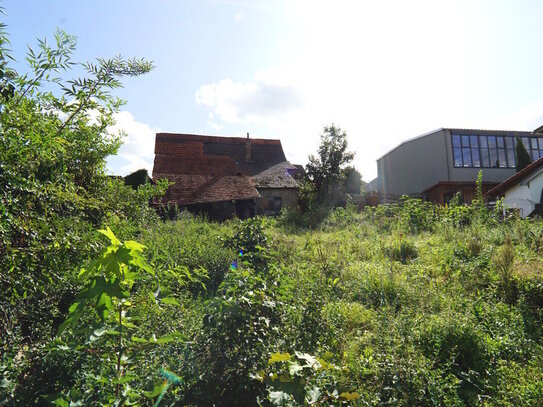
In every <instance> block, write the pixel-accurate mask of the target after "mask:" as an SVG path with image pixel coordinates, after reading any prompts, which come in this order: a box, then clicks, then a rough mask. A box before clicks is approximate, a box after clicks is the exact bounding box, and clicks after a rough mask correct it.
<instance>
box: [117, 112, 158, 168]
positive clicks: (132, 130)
mask: <svg viewBox="0 0 543 407" xmlns="http://www.w3.org/2000/svg"><path fill="white" fill-rule="evenodd" d="M115 120H116V124H115V125H114V126H112V127H111V129H110V130H111V132H112V133H117V132H118V131H120V130H122V131H124V133H125V137H124V138H123V144H122V145H121V147H120V149H119V151H118V153H117V155H116V156H111V157H108V160H107V168H108V169H109V170H110V171H111V172H112V173H113V174H115V175H128V174H130V173H132V172H134V171H137V170H139V169H142V168H145V169H146V170H147V171H148V172H149V175H150V174H151V173H152V169H153V161H154V151H155V133H156V132H158V131H160V130H159V129H152V128H151V127H150V126H148V125H147V124H145V123H142V122H138V121H137V120H136V119H135V118H134V116H133V115H132V114H131V113H130V112H128V111H121V112H119V113H117V114H115Z"/></svg>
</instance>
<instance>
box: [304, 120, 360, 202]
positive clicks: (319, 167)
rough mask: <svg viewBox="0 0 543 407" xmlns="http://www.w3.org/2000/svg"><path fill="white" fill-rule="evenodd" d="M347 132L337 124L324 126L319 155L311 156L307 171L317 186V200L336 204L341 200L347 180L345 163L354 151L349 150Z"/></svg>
mask: <svg viewBox="0 0 543 407" xmlns="http://www.w3.org/2000/svg"><path fill="white" fill-rule="evenodd" d="M347 147H348V146H347V134H346V133H345V132H344V131H342V130H341V129H340V128H339V127H336V126H335V125H333V124H332V125H330V126H326V127H324V130H323V133H322V134H321V144H320V146H319V150H318V155H317V156H314V155H311V156H309V163H308V164H307V166H306V173H307V177H308V178H309V180H310V181H311V182H312V183H313V185H314V186H315V191H316V196H317V200H318V202H320V203H323V204H325V205H330V206H335V205H337V204H338V203H339V202H341V200H342V197H343V190H344V186H345V180H346V169H345V165H346V164H348V163H349V162H351V161H352V159H353V158H354V153H352V152H350V151H348V150H347Z"/></svg>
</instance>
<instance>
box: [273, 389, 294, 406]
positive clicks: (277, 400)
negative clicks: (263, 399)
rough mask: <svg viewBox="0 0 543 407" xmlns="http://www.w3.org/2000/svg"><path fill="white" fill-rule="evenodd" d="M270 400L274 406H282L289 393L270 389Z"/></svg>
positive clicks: (288, 397)
mask: <svg viewBox="0 0 543 407" xmlns="http://www.w3.org/2000/svg"><path fill="white" fill-rule="evenodd" d="M269 397H270V401H271V402H272V403H273V404H274V405H276V406H283V405H285V403H288V402H289V401H290V394H288V393H285V392H284V391H280V390H279V391H270V395H269Z"/></svg>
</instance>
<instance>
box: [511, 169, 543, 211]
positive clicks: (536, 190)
mask: <svg viewBox="0 0 543 407" xmlns="http://www.w3.org/2000/svg"><path fill="white" fill-rule="evenodd" d="M526 181H528V182H527V183H526ZM523 183H526V184H525V185H520V184H517V185H515V186H513V187H511V188H510V189H508V190H507V191H505V197H504V199H503V206H504V209H518V210H519V211H520V216H521V217H522V218H526V217H527V216H528V215H529V214H530V213H532V211H533V210H534V209H535V205H536V204H538V203H539V199H540V197H541V190H542V189H543V169H541V170H539V171H537V172H536V173H535V174H531V175H530V176H529V177H528V178H527V179H525V180H523Z"/></svg>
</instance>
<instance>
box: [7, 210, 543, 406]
mask: <svg viewBox="0 0 543 407" xmlns="http://www.w3.org/2000/svg"><path fill="white" fill-rule="evenodd" d="M282 222H283V221H282V220H279V221H274V220H270V219H267V220H264V221H261V220H252V221H248V222H240V221H231V222H228V223H225V224H216V223H210V222H207V221H205V220H203V219H199V218H195V217H192V216H188V215H184V216H181V218H180V219H179V220H177V221H175V222H157V223H154V224H150V225H148V227H147V228H142V229H140V231H139V240H140V242H141V243H143V244H145V245H146V246H147V247H148V250H147V252H146V253H147V256H148V260H149V262H150V263H151V264H152V266H153V267H154V268H155V272H156V274H155V278H156V280H157V284H159V285H160V287H162V288H163V289H167V290H169V291H170V292H171V293H172V294H171V295H173V296H175V297H176V298H178V299H179V306H176V307H171V306H170V307H160V308H156V307H155V306H151V305H152V304H150V305H149V306H142V307H140V308H139V311H137V312H135V316H137V318H138V319H139V321H140V322H139V324H140V325H139V327H140V328H139V329H141V330H143V331H146V332H155V333H156V334H157V336H159V335H163V334H166V333H167V332H170V331H171V330H175V331H177V332H180V333H181V335H182V337H183V338H184V339H183V340H182V341H180V342H176V343H172V344H166V345H165V346H163V347H161V348H160V350H159V349H158V348H156V349H153V350H151V349H150V348H142V352H144V353H143V354H142V355H143V358H142V359H141V360H144V361H145V362H142V363H141V364H140V365H139V366H138V367H137V369H136V371H137V373H138V379H137V380H136V381H135V382H134V383H133V385H134V386H136V385H137V386H141V387H142V388H143V389H144V390H148V391H151V390H152V389H153V386H154V385H156V384H157V382H160V380H161V378H160V375H158V373H157V372H158V371H159V369H160V368H165V369H169V370H171V371H174V372H176V374H178V375H179V376H181V377H183V382H182V383H181V384H179V385H178V386H177V387H176V388H175V389H173V390H171V391H169V392H168V393H167V394H166V395H165V397H164V399H163V400H164V401H163V403H164V404H166V403H174V404H175V403H181V404H185V405H194V406H205V405H213V404H214V403H215V404H221V403H227V404H228V403H234V404H235V405H250V406H252V405H257V400H260V401H261V402H262V403H263V404H264V405H268V404H269V403H271V402H272V400H276V401H277V400H279V398H278V396H277V395H278V393H277V392H278V391H279V390H278V387H277V383H275V382H273V380H271V381H269V380H268V381H266V380H263V379H262V378H261V377H260V376H259V373H258V372H264V371H266V372H268V371H269V370H270V369H271V370H272V371H273V369H276V371H278V372H285V371H286V372H287V373H281V374H283V375H285V374H286V376H281V377H283V379H284V381H285V382H284V383H287V384H288V386H287V384H284V385H282V387H280V391H282V392H283V393H284V394H285V395H286V398H285V399H281V400H283V402H287V401H288V403H291V404H288V405H296V403H295V401H294V400H295V397H294V396H292V397H291V398H288V396H289V394H291V393H289V391H292V394H297V395H298V396H297V397H298V400H299V397H300V394H302V393H300V391H303V392H305V393H303V394H305V396H304V397H306V400H313V401H315V400H317V401H318V400H320V402H322V403H323V404H329V405H331V404H337V405H339V404H341V403H344V404H345V403H347V402H346V401H342V399H340V398H339V396H338V395H339V394H347V396H343V397H344V399H343V400H345V397H352V399H351V400H350V401H349V402H348V403H349V404H351V405H359V406H365V405H375V406H380V405H391V406H392V405H393V406H402V405H403V406H408V405H417V406H418V405H423V406H425V405H428V406H430V405H432V406H434V405H459V406H460V405H467V406H469V405H485V406H506V405H519V406H533V405H539V404H540V403H541V402H542V400H543V384H542V383H543V380H542V379H543V373H542V372H543V369H541V366H542V362H543V339H542V338H543V330H542V328H541V327H542V321H543V289H542V287H543V266H542V263H541V260H542V253H543V250H542V239H541V233H540V232H539V231H540V230H542V227H543V222H541V221H540V220H527V221H526V220H520V219H510V220H506V221H500V220H499V219H498V218H497V217H495V216H494V215H493V214H488V213H480V212H474V211H473V210H472V209H471V208H467V209H466V208H464V207H461V208H460V209H459V208H452V209H442V208H434V207H429V206H428V205H427V204H420V205H419V204H418V203H417V202H414V201H411V202H409V203H407V204H406V203H404V204H402V205H398V206H387V207H380V208H377V209H371V210H367V211H365V212H362V213H356V212H355V211H353V210H336V211H334V212H333V213H332V214H331V215H330V216H328V217H327V218H326V219H325V221H324V222H323V223H321V224H320V226H319V227H317V228H314V229H294V228H291V227H290V226H289V227H285V226H284V224H283V223H282ZM251 242H258V244H253V245H251V244H250V243H251ZM238 246H239V247H238ZM241 250H243V253H242V254H241V256H240V251H241ZM234 261H236V263H235V264H236V266H235V267H234V266H232V264H234V263H233V262H234ZM168 270H176V273H174V274H170V273H168ZM184 272H186V276H189V275H190V278H188V277H187V278H182V279H181V280H179V273H181V274H182V273H184ZM172 275H175V276H177V277H176V278H173V277H172ZM142 292H143V291H142ZM142 298H143V297H142ZM144 304H145V302H144ZM147 304H149V303H147ZM17 349H18V353H17V352H15V353H13V354H11V356H16V355H18V356H17V357H18V358H20V360H19V359H17V358H15V359H13V360H9V361H8V360H4V361H3V362H2V363H3V364H2V369H4V372H5V373H4V374H5V376H4V377H5V379H6V380H5V381H4V384H8V385H9V386H10V387H9V388H8V390H9V391H10V392H11V393H10V394H12V395H13V396H14V400H18V401H25V400H36V399H37V398H36V395H35V394H34V395H33V397H30V396H29V395H30V394H32V385H30V384H29V383H27V382H25V379H24V378H25V375H27V376H28V377H32V378H34V379H36V380H39V379H40V373H39V372H37V371H36V370H35V369H36V366H38V367H39V368H40V369H42V371H43V372H51V370H52V369H53V370H54V369H57V368H58V366H61V367H62V369H65V370H66V372H67V376H66V377H69V374H68V373H69V372H70V370H72V371H73V372H78V373H77V374H78V375H79V376H78V377H84V375H83V376H82V374H83V373H82V369H83V370H84V369H85V366H86V364H88V363H91V362H89V357H88V355H86V356H85V354H84V353H83V354H82V353H79V355H80V356H78V357H75V358H67V357H65V358H61V359H59V358H58V357H57V358H56V359H55V358H51V357H49V359H47V358H46V359H44V360H42V361H41V362H40V363H37V362H35V361H33V359H32V360H31V359H30V358H31V357H32V358H34V357H36V354H35V353H32V354H30V353H25V351H24V350H23V349H24V348H23V346H22V345H20V347H19V348H17ZM17 349H16V350H17ZM145 352H147V353H145ZM296 352H298V353H296ZM287 353H288V354H289V355H295V354H296V355H298V357H301V358H302V359H303V358H306V359H307V358H309V357H310V356H309V355H314V356H316V357H320V358H323V359H321V360H322V362H318V363H321V364H322V363H330V364H323V365H322V366H325V367H326V369H324V368H323V369H322V370H314V371H309V370H308V369H307V368H302V367H300V368H297V367H296V366H297V363H299V362H298V361H296V360H295V359H294V358H293V356H290V359H288V358H286V357H285V358H284V359H280V358H279V357H278V358H279V360H284V361H280V362H277V361H274V362H270V360H271V359H270V357H271V355H272V354H280V355H286V354H287ZM38 355H39V352H38ZM81 355H83V356H84V359H85V360H83V361H82V360H81V357H82V356H81ZM300 355H301V356H300ZM304 355H306V356H304ZM281 357H283V356H281ZM311 357H312V356H311ZM287 359H288V360H287ZM304 360H305V359H304ZM307 360H309V359H307ZM324 360H326V361H327V362H324ZM270 363H271V364H270ZM322 366H321V367H322ZM331 366H341V368H337V369H336V368H333V367H331ZM31 369H34V370H31ZM285 369H286V370H285ZM289 369H290V370H289ZM293 369H294V370H293ZM288 372H290V376H289V375H288ZM30 373H32V374H31V375H30ZM302 374H304V375H306V376H304V378H303V380H298V379H297V376H296V375H302ZM259 377H260V379H261V381H259V380H257V379H259ZM278 377H279V376H278ZM283 379H282V380H283ZM17 380H19V381H20V383H17ZM78 380H79V381H77V383H79V384H78V385H79V386H83V387H84V386H85V384H84V382H83V381H82V379H81V378H80V379H78ZM274 383H275V384H274ZM300 383H303V386H305V387H300V386H302V385H301V384H300ZM55 386H56V387H55V391H60V392H61V393H62V394H64V395H65V396H66V397H67V398H68V396H70V397H72V401H77V393H76V392H73V391H72V392H69V389H70V386H74V382H73V381H69V380H68V381H66V382H65V383H59V382H58V381H57V382H56V384H55ZM63 386H64V387H63ZM274 386H275V387H274ZM289 386H290V387H289ZM296 386H298V387H296ZM40 389H41V390H40V391H44V392H45V391H46V389H47V386H45V389H44V386H42V387H40ZM289 389H290V390H289ZM300 389H301V390H300ZM315 389H318V392H317V390H315ZM333 390H337V393H333ZM296 392H298V393H296ZM24 393H27V394H26V396H28V397H26V396H25V394H24ZM355 393H356V396H352V395H353V394H355ZM150 394H151V395H150V396H149V398H148V399H142V400H147V401H144V402H143V404H146V403H147V404H149V405H151V404H152V403H153V401H154V400H155V399H156V395H154V396H152V393H150ZM334 394H336V396H334ZM312 397H313V398H312ZM334 397H336V398H334ZM38 398H39V397H38ZM67 398H66V399H67ZM285 400H286V401H285ZM289 400H290V401H289ZM234 404H231V405H234Z"/></svg>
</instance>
